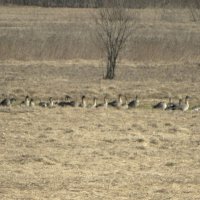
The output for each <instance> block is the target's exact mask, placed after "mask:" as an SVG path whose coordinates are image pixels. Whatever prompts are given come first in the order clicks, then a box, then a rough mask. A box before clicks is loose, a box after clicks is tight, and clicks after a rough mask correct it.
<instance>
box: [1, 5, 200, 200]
mask: <svg viewBox="0 0 200 200" xmlns="http://www.w3.org/2000/svg"><path fill="white" fill-rule="evenodd" d="M0 11H1V15H0V26H1V32H0V49H1V51H0V52H1V54H0V58H1V61H0V94H1V96H0V98H4V97H6V96H14V97H16V98H17V102H16V104H15V105H14V106H12V107H11V108H0V199H2V200H14V199H15V200H19V199H23V200H25V199H26V200H28V199H38V200H41V199H48V200H49V199H59V200H60V199H62V200H65V199H68V200H73V199H74V200H75V199H76V200H82V199H91V200H96V199H98V200H100V199H102V200H105V199H106V200H107V199H120V200H125V199H141V200H144V199H145V200H166V199H176V200H188V199H192V200H199V196H200V173H199V168H200V156H199V155H200V123H199V118H200V112H193V111H191V110H189V111H187V112H180V111H175V112H167V111H166V112H165V111H155V110H152V109H151V105H152V104H154V103H155V102H158V101H160V100H166V101H167V98H168V96H172V97H174V101H178V98H180V97H184V96H186V95H189V96H191V97H192V98H191V102H190V103H191V106H194V105H199V104H200V90H199V85H200V76H199V74H200V65H199V53H198V52H199V43H198V41H199V39H200V38H199V26H198V25H197V24H194V23H190V21H189V19H190V18H188V16H187V15H184V13H185V10H179V12H177V14H176V16H174V18H172V17H171V15H170V13H169V11H165V12H164V14H165V15H163V14H162V15H161V13H160V10H158V11H157V10H154V11H152V10H148V9H147V10H145V11H144V10H142V11H141V13H139V11H137V12H138V14H137V16H140V18H139V19H146V20H144V21H143V20H142V22H141V23H140V27H141V29H138V30H139V32H141V33H146V34H145V35H144V34H143V36H142V37H143V38H149V40H147V39H145V40H144V41H146V42H147V44H146V47H147V46H148V48H149V49H147V48H145V46H141V47H140V45H139V44H141V43H140V42H138V43H137V42H136V43H135V44H138V46H137V47H138V48H136V49H138V52H136V50H134V53H133V55H134V59H135V60H136V61H137V62H136V61H135V62H133V59H132V58H131V59H129V58H130V57H131V51H128V52H129V55H127V56H126V57H125V59H123V60H122V61H121V64H120V65H119V67H118V69H117V77H116V79H115V80H113V81H106V80H102V76H103V73H104V67H103V62H102V63H101V62H97V60H95V59H97V58H98V56H97V54H98V53H97V52H96V51H94V49H93V48H92V46H91V43H88V49H89V50H88V49H86V46H84V45H86V43H87V42H86V40H85V38H84V34H83V37H80V38H82V39H83V40H78V42H77V45H76V44H75V43H74V40H69V42H70V41H71V43H68V44H70V45H69V46H67V47H66V48H69V49H70V48H71V52H72V53H69V51H67V52H66V54H62V52H65V51H64V49H65V45H64V43H63V40H62V39H61V40H59V39H58V38H60V36H61V35H62V34H66V32H65V29H60V28H59V29H57V28H58V27H63V25H62V26H60V25H59V24H62V23H66V22H67V23H69V19H68V16H70V17H71V19H72V18H73V20H72V21H73V22H72V24H71V25H72V26H71V25H70V24H69V27H71V30H74V31H75V33H76V34H75V35H77V33H79V30H80V27H83V26H82V25H80V24H82V21H81V20H80V19H81V18H84V19H85V17H86V18H87V17H88V12H86V11H87V10H81V11H79V10H76V9H75V10H70V9H60V10H59V9H41V8H37V9H35V8H20V10H19V8H8V7H1V8H0ZM19 11H20V12H19ZM64 11H65V12H64ZM66 11H68V12H66ZM148 12H150V13H153V15H150V14H148ZM157 12H158V13H157ZM34 13H36V14H35V15H33V14H34ZM77 13H78V15H77ZM156 13H157V14H156ZM33 16H34V17H33ZM145 16H146V17H145ZM155 16H157V17H156V18H155ZM161 16H165V17H164V18H161ZM166 16H167V18H166ZM181 16H184V17H183V18H182V17H181ZM33 19H35V21H34V20H33ZM41 19H43V21H41ZM154 19H155V20H154ZM161 19H163V20H161ZM172 19H174V20H172ZM65 20H66V21H65ZM160 20H161V21H160ZM31 21H33V23H30V22H31ZM88 21H89V19H88ZM155 21H156V22H155ZM167 21H168V22H167ZM162 22H163V23H162ZM74 25H76V26H74ZM161 25H162V29H160V28H159V27H160V26H161ZM47 26H48V27H49V28H48V29H46V28H47ZM64 27H65V26H64ZM73 27H76V28H73ZM156 27H157V29H156ZM185 27H187V30H186V29H185ZM85 29H87V26H86V28H85ZM28 30H33V31H32V32H31V33H34V34H28V33H29V32H27V31H28ZM36 30H38V31H39V32H37V31H36ZM44 30H47V31H46V32H45V31H44ZM62 30H63V31H62ZM87 30H88V29H87ZM147 30H148V31H147ZM156 30H159V34H157V33H158V32H157V31H156ZM146 31H147V32H146ZM83 32H84V31H83ZM139 32H138V33H137V34H138V35H139ZM175 32H177V36H178V35H180V38H179V37H178V38H179V39H178V40H177V41H179V45H181V47H184V48H183V49H184V51H182V50H183V49H182V48H180V49H179V50H180V52H179V51H178V49H175V48H174V49H173V48H172V47H171V46H168V47H167V46H165V45H164V46H163V42H164V43H165V42H166V43H165V44H171V43H168V42H169V41H172V43H173V38H174V33H175ZM188 32H190V33H191V34H190V37H186V36H187V33H188ZM7 33H8V34H7ZM36 33H37V34H38V35H37V34H36ZM41 33H42V34H41ZM55 33H56V34H55ZM81 33H82V32H81ZM51 34H54V36H55V38H57V39H55V40H47V41H48V42H46V39H47V38H49V37H50V36H51V37H52V35H51ZM85 34H86V35H87V34H88V33H87V32H85ZM69 35H70V37H71V36H72V35H73V34H72V33H71V32H70V33H69ZM184 35H185V36H184ZM20 36H21V38H20ZM36 36H37V37H36ZM87 37H88V35H87ZM136 38H137V37H136ZM152 38H157V39H158V40H157V39H155V40H152ZM159 38H162V39H161V40H159ZM186 38H188V41H189V43H190V46H188V45H187V44H188V43H187V42H185V41H186V40H185V39H186ZM4 39H5V40H4ZM23 40H24V46H23V45H22V43H21V42H22V41H23ZM16 41H18V43H15V42H16ZM135 41H141V40H140V37H139V38H138V40H135ZM148 41H149V43H148ZM150 41H160V42H159V45H158V46H157V47H158V48H157V47H156V46H155V45H152V46H151V44H155V43H150ZM191 41H193V42H191ZM43 42H44V43H43ZM79 42H80V43H79ZM16 44H18V45H19V47H17V46H16ZM42 44H43V45H42ZM44 44H45V45H44ZM52 44H53V45H54V47H55V49H54V51H52V49H53V48H52V47H53V45H52ZM59 44H62V45H63V46H62V45H61V46H59ZM80 44H82V45H83V46H82V45H80ZM175 44H177V43H175ZM48 45H49V46H48ZM51 45H52V46H51ZM130 46H132V43H130ZM58 47H60V48H61V49H60V48H58ZM139 47H140V48H141V49H140V48H139ZM164 47H167V49H168V50H167V51H166V52H167V56H164V57H162V56H161V55H164V54H163V53H164V52H165V48H164ZM177 47H178V46H177ZM189 47H190V48H189ZM132 48H133V47H132ZM76 49H79V50H80V51H76ZM82 49H84V50H85V54H84V55H87V56H85V57H84V56H81V55H83V54H82V52H84V51H83V50H82ZM161 49H163V52H160V50H161ZM9 50H10V52H9ZM39 50H40V51H39ZM143 50H145V51H143ZM152 50H154V51H152ZM88 52H91V55H90V54H89V53H88ZM142 52H143V54H142ZM79 53H80V54H79ZM62 55H67V56H62ZM71 55H74V56H71ZM151 55H152V56H151ZM170 55H171V57H170ZM186 55H187V56H186ZM173 56H174V57H173ZM74 57H76V59H73V60H69V59H68V60H65V61H64V60H56V61H50V60H53V59H55V58H56V59H59V58H62V59H64V58H71V59H72V58H74ZM132 57H133V56H132ZM83 58H88V60H82V59H83ZM143 58H144V59H143ZM150 58H153V59H150ZM157 58H158V60H159V62H155V61H156V60H157ZM168 58H171V59H168ZM180 58H181V59H180ZM13 59H18V61H17V60H13ZM22 60H27V61H22ZM119 93H122V94H123V95H127V97H128V99H129V100H131V99H132V98H134V97H135V95H136V94H137V95H139V98H140V100H141V106H140V107H139V108H138V109H135V110H124V109H111V108H110V109H107V110H104V109H94V110H92V109H80V108H76V109H73V108H59V107H55V108H52V109H42V108H39V107H38V106H36V107H35V108H24V107H20V106H19V105H18V104H19V102H21V101H22V100H23V99H24V97H25V96H26V95H27V94H28V95H30V96H31V97H33V98H34V99H35V100H36V101H37V102H38V101H39V99H43V100H46V99H48V98H49V97H50V96H52V97H53V98H54V99H63V97H64V95H66V94H68V95H71V96H73V97H74V98H79V99H80V96H81V95H83V94H85V95H86V96H87V97H88V99H89V101H90V102H91V101H92V98H93V96H96V97H98V102H102V101H103V97H104V95H105V94H107V95H108V96H109V99H110V100H111V99H115V98H116V97H117V95H118V94H119Z"/></svg>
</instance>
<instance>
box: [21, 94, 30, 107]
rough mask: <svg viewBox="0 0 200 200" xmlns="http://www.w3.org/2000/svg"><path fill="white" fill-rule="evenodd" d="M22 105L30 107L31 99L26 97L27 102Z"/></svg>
mask: <svg viewBox="0 0 200 200" xmlns="http://www.w3.org/2000/svg"><path fill="white" fill-rule="evenodd" d="M21 105H24V106H27V107H29V106H30V99H29V96H28V95H27V96H26V97H25V100H24V101H22V102H21Z"/></svg>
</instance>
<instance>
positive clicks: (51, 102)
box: [46, 97, 54, 108]
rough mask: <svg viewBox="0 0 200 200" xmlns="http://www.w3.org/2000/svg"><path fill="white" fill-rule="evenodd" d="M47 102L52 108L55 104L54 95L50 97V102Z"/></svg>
mask: <svg viewBox="0 0 200 200" xmlns="http://www.w3.org/2000/svg"><path fill="white" fill-rule="evenodd" d="M46 104H47V106H48V107H49V108H52V107H53V106H54V101H53V98H52V97H50V98H49V102H48V103H46Z"/></svg>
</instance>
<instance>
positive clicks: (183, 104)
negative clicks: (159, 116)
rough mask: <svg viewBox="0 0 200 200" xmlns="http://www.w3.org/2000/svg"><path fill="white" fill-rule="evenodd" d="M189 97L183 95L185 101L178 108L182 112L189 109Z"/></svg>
mask: <svg viewBox="0 0 200 200" xmlns="http://www.w3.org/2000/svg"><path fill="white" fill-rule="evenodd" d="M189 99H190V97H189V96H186V97H185V103H182V104H181V105H180V110H182V111H183V112H185V111H187V110H188V109H189V107H190V105H189Z"/></svg>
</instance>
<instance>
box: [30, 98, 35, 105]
mask: <svg viewBox="0 0 200 200" xmlns="http://www.w3.org/2000/svg"><path fill="white" fill-rule="evenodd" d="M34 106H35V102H34V100H33V99H31V100H30V107H34Z"/></svg>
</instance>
